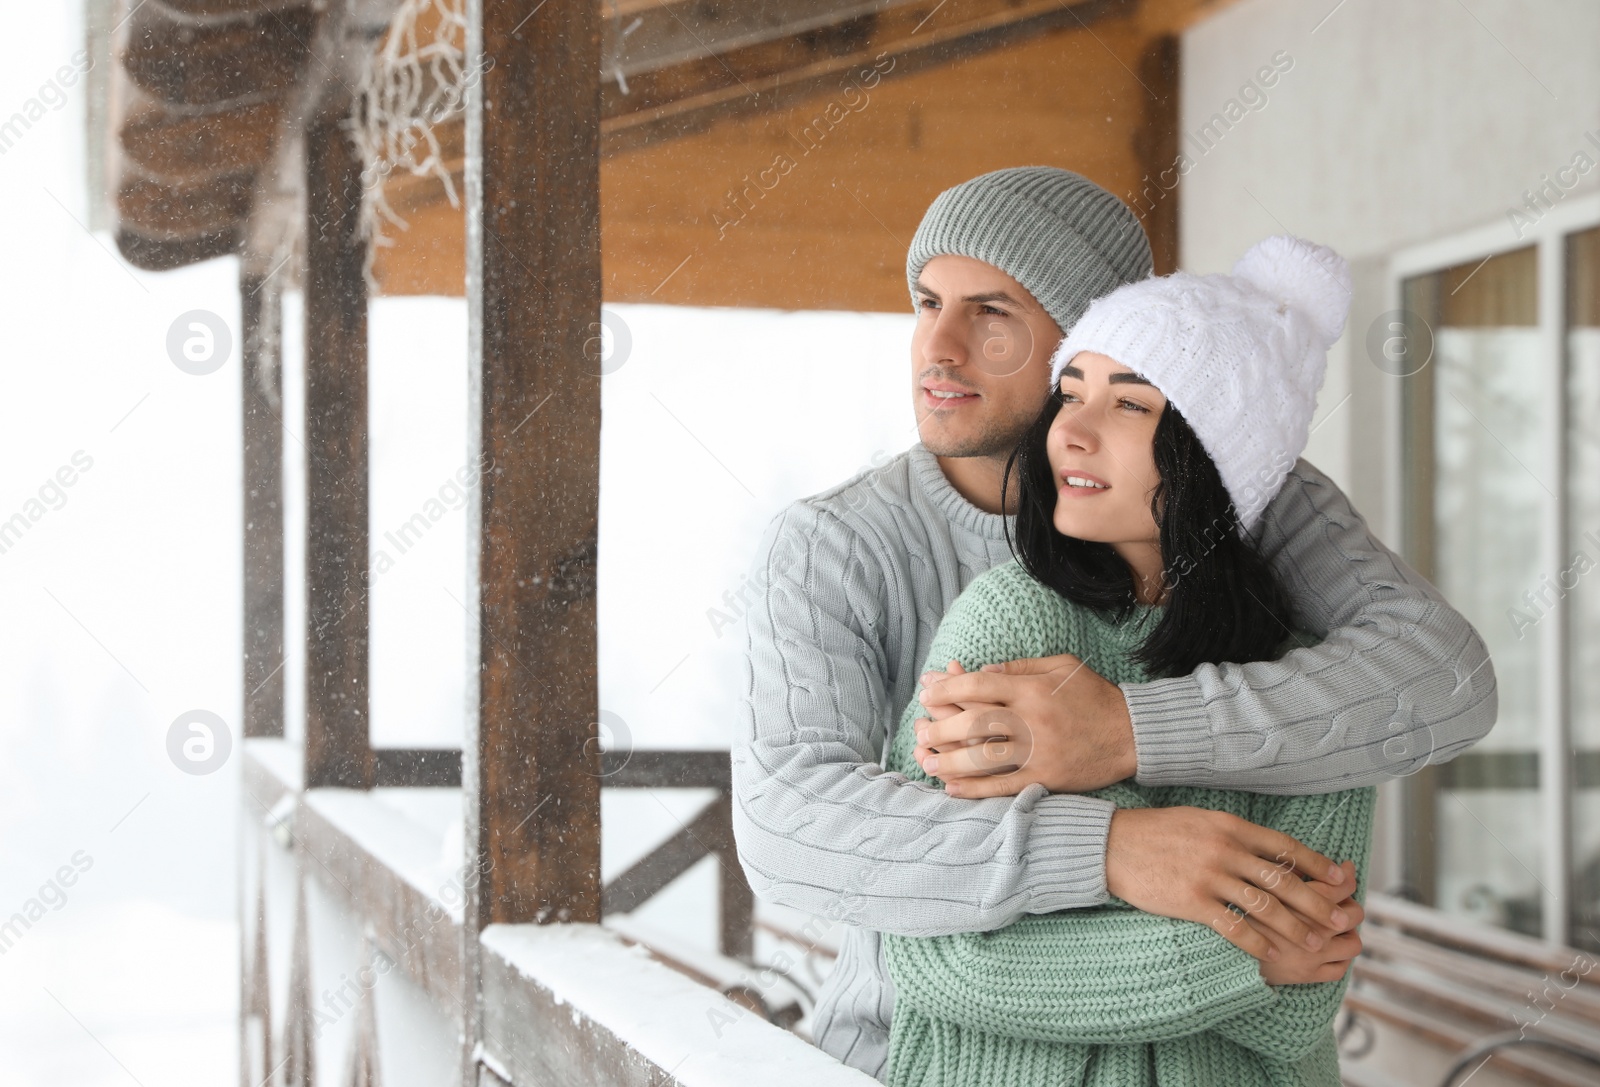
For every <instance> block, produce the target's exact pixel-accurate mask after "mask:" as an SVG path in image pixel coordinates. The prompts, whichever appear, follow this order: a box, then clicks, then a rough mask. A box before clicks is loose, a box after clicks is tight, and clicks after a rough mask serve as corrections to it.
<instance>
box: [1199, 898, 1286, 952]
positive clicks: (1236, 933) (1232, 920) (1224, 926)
mask: <svg viewBox="0 0 1600 1087" xmlns="http://www.w3.org/2000/svg"><path fill="white" fill-rule="evenodd" d="M1217 910H1218V913H1217V916H1216V917H1215V918H1213V919H1212V922H1211V927H1212V929H1213V930H1214V931H1215V932H1216V933H1217V935H1219V936H1221V937H1222V938H1223V939H1224V940H1227V941H1228V942H1229V943H1230V944H1232V945H1233V946H1234V947H1237V948H1238V949H1239V950H1240V951H1243V952H1244V953H1245V954H1246V955H1249V956H1250V957H1251V958H1253V959H1259V960H1260V961H1262V962H1268V961H1270V960H1272V959H1275V958H1277V957H1278V952H1277V949H1276V948H1274V947H1273V946H1272V941H1271V940H1269V939H1267V938H1266V937H1265V936H1263V935H1262V934H1261V933H1260V932H1258V931H1256V930H1255V929H1254V928H1253V927H1251V925H1250V921H1249V918H1247V917H1241V916H1239V915H1238V914H1236V913H1234V912H1233V911H1232V910H1230V909H1228V908H1227V907H1226V906H1225V905H1223V904H1221V903H1218V904H1217Z"/></svg>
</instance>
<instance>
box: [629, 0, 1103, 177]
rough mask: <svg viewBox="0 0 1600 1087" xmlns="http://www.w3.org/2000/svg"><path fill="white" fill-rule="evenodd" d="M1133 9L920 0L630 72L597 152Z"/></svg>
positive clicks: (1033, 0) (1095, 3) (857, 88)
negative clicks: (636, 73)
mask: <svg viewBox="0 0 1600 1087" xmlns="http://www.w3.org/2000/svg"><path fill="white" fill-rule="evenodd" d="M1132 7H1133V0H969V2H967V3H963V4H962V5H960V7H959V8H956V6H955V5H950V8H948V9H946V10H945V11H944V12H943V13H942V17H941V12H940V9H941V8H944V4H942V3H940V0H925V2H922V3H912V4H901V5H895V6H893V7H890V8H888V9H887V10H883V11H871V12H865V13H862V14H858V15H855V16H854V17H852V18H848V19H845V20H844V21H842V22H839V23H836V24H833V25H830V26H827V27H824V28H818V29H816V30H813V31H811V32H809V33H806V34H800V35H796V36H794V37H791V38H782V39H776V40H771V41H762V42H759V43H757V44H753V45H749V46H746V47H744V48H740V49H734V50H731V51H729V52H726V53H720V54H716V55H705V56H701V57H698V58H695V59H691V60H686V61H684V62H683V63H681V64H677V65H674V66H672V67H670V68H664V69H661V70H659V71H656V72H649V73H642V74H640V75H639V76H637V77H635V78H632V79H630V80H629V81H628V82H629V89H628V93H627V94H623V93H622V90H621V88H620V86H618V85H615V84H613V83H608V84H606V85H605V87H604V96H603V98H602V107H601V114H602V117H603V118H604V120H603V125H604V132H605V141H606V146H605V149H606V152H607V153H608V154H612V153H615V152H617V151H619V150H624V149H626V148H631V147H639V146H643V145H647V144H650V143H654V142H656V141H658V140H662V139H671V138H673V137H676V136H681V135H684V134H687V133H690V132H696V131H699V130H701V129H704V128H705V127H707V126H708V125H710V124H711V123H712V122H713V121H715V120H717V119H719V118H722V117H727V116H736V115H740V114H746V113H755V112H762V111H765V110H770V109H772V108H773V107H774V106H776V104H777V96H778V93H779V91H780V90H781V92H782V93H783V94H784V95H785V96H786V97H788V98H790V99H791V100H792V99H793V98H795V97H803V96H805V95H809V94H814V93H818V92H822V91H834V92H836V93H838V92H840V91H841V90H842V89H843V86H844V85H849V86H851V87H852V88H853V90H852V93H854V94H855V95H857V96H858V97H859V96H860V95H863V94H865V93H866V90H868V89H870V88H871V87H873V86H876V85H877V82H878V80H879V79H881V78H882V77H883V76H885V75H887V74H888V73H889V72H890V71H892V72H893V73H894V74H895V75H896V76H906V75H910V74H913V73H915V72H919V71H923V70H926V69H928V68H931V67H936V66H938V65H942V64H948V63H950V62H952V61H955V60H959V59H961V58H963V57H967V56H972V55H974V54H977V53H981V52H987V51H989V50H992V49H998V48H1001V47H1003V46H1006V45H1009V44H1012V43H1014V42H1019V41H1025V40H1028V39H1030V38H1033V37H1036V36H1038V35H1039V34H1042V33H1045V32H1047V31H1051V30H1075V29H1080V28H1082V27H1086V26H1088V25H1089V24H1090V23H1092V22H1095V21H1096V20H1098V19H1102V18H1106V17H1108V16H1116V15H1124V14H1127V13H1128V11H1129V10H1130V9H1131V8H1132ZM847 104H848V103H847Z"/></svg>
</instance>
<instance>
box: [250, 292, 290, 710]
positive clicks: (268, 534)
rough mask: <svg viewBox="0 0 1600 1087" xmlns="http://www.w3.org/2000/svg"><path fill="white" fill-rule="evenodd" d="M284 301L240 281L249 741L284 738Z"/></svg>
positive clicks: (272, 293)
mask: <svg viewBox="0 0 1600 1087" xmlns="http://www.w3.org/2000/svg"><path fill="white" fill-rule="evenodd" d="M281 303H282V294H281V292H280V291H279V288H278V284H277V282H275V281H274V279H273V278H272V277H270V276H262V275H260V274H258V273H255V272H250V271H246V272H244V273H242V274H241V275H240V276H239V316H240V324H241V325H242V326H243V329H242V331H243V335H242V336H241V340H242V342H243V348H242V356H243V361H244V366H243V371H242V373H241V375H240V394H241V395H240V399H241V401H242V404H243V413H244V428H243V429H244V488H243V490H244V734H245V735H246V736H282V735H283V662H284V652H283V426H282V424H281V422H280V420H281V419H282V417H283V375H282V365H281V363H282V358H283V354H282V350H281V347H280V345H281V342H282V335H281V332H282V326H283V311H282V304H281Z"/></svg>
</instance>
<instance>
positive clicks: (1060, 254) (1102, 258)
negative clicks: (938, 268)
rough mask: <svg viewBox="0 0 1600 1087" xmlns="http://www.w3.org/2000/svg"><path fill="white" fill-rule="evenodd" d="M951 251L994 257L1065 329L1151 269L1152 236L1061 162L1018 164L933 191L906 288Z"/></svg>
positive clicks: (908, 259) (1119, 204) (913, 300)
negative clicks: (1098, 300) (1102, 297)
mask: <svg viewBox="0 0 1600 1087" xmlns="http://www.w3.org/2000/svg"><path fill="white" fill-rule="evenodd" d="M946 253H951V254H956V255H958V256H964V257H972V258H973V259H975V260H981V261H983V262H984V263H985V264H992V265H994V266H995V267H996V268H998V269H1000V270H1001V271H1002V272H1005V273H1006V274H1007V275H1009V276H1010V277H1011V278H1012V279H1015V280H1016V281H1017V282H1018V283H1020V284H1022V285H1023V286H1024V287H1026V288H1027V289H1028V293H1029V294H1031V295H1033V297H1034V298H1036V299H1037V300H1038V302H1039V304H1040V305H1041V306H1043V307H1044V309H1045V312H1046V313H1048V314H1050V316H1051V317H1053V318H1055V322H1056V324H1057V325H1058V326H1059V327H1060V328H1061V330H1062V332H1065V331H1066V330H1067V329H1069V328H1071V327H1072V326H1073V325H1074V324H1076V323H1077V321H1078V318H1079V317H1081V316H1082V315H1083V311H1084V310H1085V309H1087V308H1088V306H1089V303H1090V302H1092V301H1094V299H1096V298H1098V297H1099V296H1100V295H1103V294H1107V293H1109V292H1110V291H1112V290H1114V289H1116V288H1117V287H1120V286H1121V285H1122V284H1124V283H1132V282H1134V281H1135V280H1140V279H1143V278H1145V277H1146V276H1148V275H1149V274H1150V272H1151V269H1152V267H1153V265H1152V263H1151V260H1150V242H1149V240H1148V239H1147V238H1146V237H1145V235H1144V227H1142V226H1141V225H1140V223H1139V219H1138V217H1137V216H1135V215H1134V214H1133V211H1132V210H1131V209H1130V208H1129V207H1128V206H1127V205H1126V204H1124V203H1123V202H1122V201H1121V200H1118V199H1117V198H1116V197H1115V196H1113V195H1111V193H1109V192H1107V191H1106V190H1105V189H1102V188H1101V187H1100V186H1099V185H1096V184H1095V183H1094V182H1093V181H1090V180H1089V179H1088V178H1086V177H1083V176H1082V175H1080V174H1075V173H1073V172H1072V171H1071V170H1061V169H1058V168H1056V167H1054V166H1012V167H1009V168H1007V169H1004V170H995V171H994V172H993V173H988V174H981V175H979V176H978V177H975V178H973V179H972V180H970V181H963V182H962V183H961V184H959V185H956V186H955V187H953V188H949V189H946V190H945V191H944V192H942V193H940V194H939V195H938V196H936V197H934V200H933V203H932V204H930V205H928V211H927V214H925V215H923V217H922V224H921V225H920V226H918V227H917V233H916V235H915V236H914V237H912V239H911V251H910V252H909V253H907V254H906V286H907V288H908V289H910V291H911V308H912V309H913V310H915V309H916V308H917V293H916V288H915V284H916V282H917V276H918V274H920V273H921V271H922V267H923V265H925V264H927V263H928V261H930V260H932V259H933V258H934V257H937V256H941V255H943V254H946Z"/></svg>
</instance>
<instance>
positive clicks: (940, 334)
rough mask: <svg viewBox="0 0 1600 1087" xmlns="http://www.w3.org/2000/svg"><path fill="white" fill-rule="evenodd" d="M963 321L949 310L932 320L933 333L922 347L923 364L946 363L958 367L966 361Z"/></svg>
mask: <svg viewBox="0 0 1600 1087" xmlns="http://www.w3.org/2000/svg"><path fill="white" fill-rule="evenodd" d="M963 324H964V319H963V318H962V316H961V314H959V313H955V312H952V311H950V310H940V311H939V315H938V317H937V318H936V319H935V320H934V323H933V331H932V332H930V333H929V334H928V338H927V340H926V341H924V342H923V345H922V357H923V360H924V361H925V362H933V363H948V364H950V365H952V366H960V365H962V364H964V363H965V362H966V361H967V335H966V329H965V328H964V327H962V326H963Z"/></svg>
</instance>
